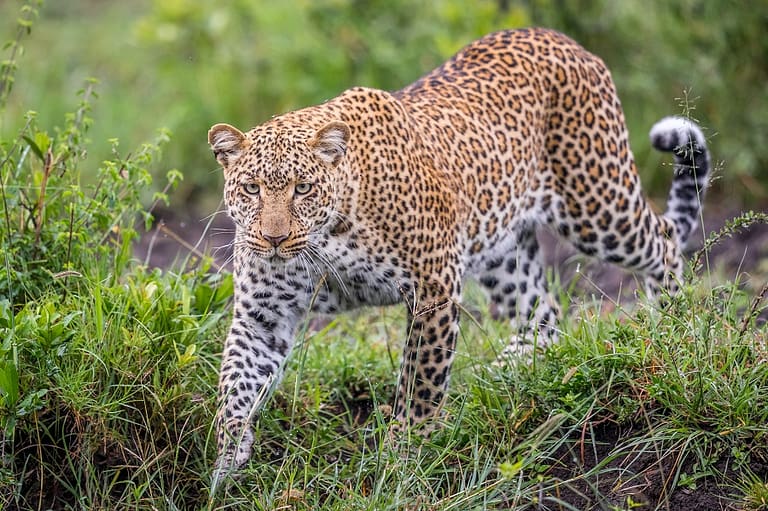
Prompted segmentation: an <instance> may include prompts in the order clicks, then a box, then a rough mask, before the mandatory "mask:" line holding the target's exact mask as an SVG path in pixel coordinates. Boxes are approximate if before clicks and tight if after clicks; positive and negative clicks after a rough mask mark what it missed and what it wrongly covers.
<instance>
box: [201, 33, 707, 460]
mask: <svg viewBox="0 0 768 511" xmlns="http://www.w3.org/2000/svg"><path fill="white" fill-rule="evenodd" d="M208 138H209V143H210V145H211V148H212V149H213V152H214V154H215V155H216V158H217V159H218V161H219V163H220V164H221V165H222V167H223V169H224V175H225V189H224V197H225V201H226V205H227V208H228V211H229V214H230V216H231V217H232V219H233V220H234V222H235V225H236V233H235V245H234V271H235V282H236V291H235V304H234V317H233V320H232V326H231V329H230V332H229V335H228V336H227V340H226V343H225V346H224V353H223V361H222V366H221V373H220V384H219V398H220V409H219V413H218V416H217V419H216V422H217V433H218V446H219V460H218V467H219V469H227V468H233V467H239V466H241V465H242V464H244V463H245V462H246V461H247V460H248V458H249V456H250V452H251V446H252V442H253V433H252V431H251V426H250V420H251V418H252V416H253V414H254V411H255V410H256V409H257V408H258V405H259V404H260V403H261V402H262V400H263V397H264V395H265V393H266V391H267V389H268V387H269V386H270V384H272V383H274V382H277V381H278V380H279V378H280V371H281V368H282V366H283V363H284V361H285V359H286V357H287V356H288V355H289V353H290V351H291V347H292V345H293V342H294V334H295V332H296V328H297V325H299V324H300V323H301V320H302V318H303V317H304V316H305V315H306V314H307V312H308V311H317V312H321V313H336V312H339V311H343V310H348V309H352V308H355V307H360V306H367V305H386V304H395V303H405V306H406V307H407V310H408V313H409V317H410V321H409V322H408V332H407V336H406V340H405V346H404V350H403V358H402V365H401V374H400V382H399V387H398V392H397V397H396V402H395V407H394V414H395V418H396V419H397V420H398V421H399V422H400V423H402V424H411V423H420V422H422V421H424V420H425V419H427V418H429V417H432V416H434V415H435V413H437V411H438V410H439V408H440V406H441V403H442V402H443V399H444V397H445V393H446V388H447V384H448V379H449V375H450V368H451V361H452V359H453V356H454V348H455V344H456V337H457V335H458V331H459V324H458V320H459V305H460V303H461V294H462V282H463V280H464V278H465V277H474V278H476V279H478V280H479V281H480V282H481V283H482V285H483V286H484V287H485V288H486V289H487V291H488V293H489V295H490V298H491V300H492V301H493V302H494V303H495V304H496V306H497V308H498V309H499V310H501V311H502V312H503V314H504V315H505V316H506V317H507V318H508V319H509V320H510V321H511V322H512V324H513V326H514V327H515V332H516V333H515V335H514V336H513V338H512V339H511V342H510V344H509V348H508V351H509V352H515V353H517V352H528V351H530V350H531V349H532V348H533V347H534V346H536V345H538V346H541V347H544V346H546V345H547V344H549V343H550V342H552V341H554V340H555V339H556V338H557V331H556V319H557V316H558V314H559V313H558V308H557V304H556V303H555V301H553V300H552V298H551V297H550V295H549V294H548V293H547V290H546V282H545V276H544V267H543V264H542V257H541V253H540V250H539V245H538V243H537V241H536V236H535V233H534V229H535V228H536V227H537V226H540V225H544V226H549V227H550V228H551V229H552V230H554V231H555V232H557V233H558V234H559V235H560V236H561V237H562V238H564V239H566V240H568V241H570V242H571V243H572V244H573V245H575V246H576V247H578V248H579V249H580V250H581V251H582V252H584V253H585V254H588V255H591V256H595V257H597V258H600V259H602V260H605V261H609V262H612V263H616V264H619V265H621V266H623V267H625V268H626V269H628V270H630V271H633V272H636V273H638V274H639V275H641V276H643V277H644V278H645V281H646V284H647V288H648V291H649V293H650V294H652V295H656V294H657V293H658V292H659V291H660V289H661V288H668V289H670V290H671V291H674V290H675V288H676V281H677V279H678V278H679V277H680V274H681V271H682V265H683V263H682V259H681V249H682V247H684V245H685V244H686V242H687V240H688V238H689V235H690V233H691V230H692V228H693V226H694V225H695V222H696V219H697V217H698V215H699V212H700V200H701V194H702V192H703V190H704V188H705V187H706V185H707V177H708V173H709V168H710V163H709V153H708V151H707V146H706V141H705V139H704V137H703V135H702V133H701V130H700V129H699V128H698V127H697V126H696V125H695V124H694V123H692V122H691V121H688V120H685V119H681V118H667V119H665V120H663V121H661V122H660V123H659V124H657V125H656V126H655V127H654V128H653V130H652V131H651V138H652V142H653V144H654V146H655V147H656V148H658V149H660V150H662V151H671V152H673V153H674V158H675V177H674V180H673V184H672V189H671V192H670V200H669V209H668V211H667V212H666V213H665V214H664V215H659V214H657V213H655V212H654V211H653V210H652V209H651V207H650V206H649V205H648V203H647V202H646V200H645V198H644V197H643V194H642V191H641V189H640V182H639V178H638V175H637V171H636V168H635V162H634V159H633V156H632V153H631V151H630V148H629V143H628V137H627V129H626V126H625V123H624V115H623V113H622V109H621V105H620V103H619V99H618V97H617V95H616V91H615V88H614V85H613V82H612V80H611V76H610V73H609V72H608V70H607V69H606V67H605V65H604V64H603V62H602V61H601V60H600V59H599V58H597V57H595V56H594V55H592V54H590V53H589V52H587V51H586V50H584V48H582V47H581V46H579V45H578V44H576V43H575V42H574V41H572V40H571V39H569V38H567V37H565V36H564V35H562V34H559V33H557V32H553V31H550V30H542V29H530V30H515V31H503V32H498V33H494V34H491V35H488V36H486V37H484V38H482V39H480V40H478V41H476V42H474V43H472V44H470V45H469V46H467V47H466V48H464V49H463V50H461V51H460V52H459V53H458V54H457V55H455V56H454V57H453V58H451V59H450V60H449V61H448V62H446V63H445V64H444V65H443V66H441V67H439V68H438V69H436V70H434V71H432V72H431V73H429V74H427V75H426V76H424V77H423V78H421V79H420V80H418V81H416V82H415V83H413V84H412V85H409V86H408V87H406V88H404V89H402V90H399V91H396V92H392V93H390V92H384V91H381V90H374V89H367V88H359V87H358V88H353V89H350V90H348V91H346V92H344V93H342V94H341V95H340V96H338V97H336V98H334V99H332V100H330V101H328V102H326V103H323V104H321V105H317V106H312V107H309V108H305V109H303V110H298V111H295V112H290V113H287V114H284V115H281V116H278V117H275V118H273V119H271V120H270V121H268V122H266V123H265V124H263V125H261V126H258V127H256V128H253V129H252V130H250V131H248V132H247V133H242V132H240V131H239V130H237V129H236V128H233V127H231V126H228V125H225V124H217V125H216V126H214V127H213V128H211V130H210V132H209V135H208Z"/></svg>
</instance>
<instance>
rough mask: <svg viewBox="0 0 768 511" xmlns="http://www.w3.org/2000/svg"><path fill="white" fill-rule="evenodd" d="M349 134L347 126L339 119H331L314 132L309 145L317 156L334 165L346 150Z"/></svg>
mask: <svg viewBox="0 0 768 511" xmlns="http://www.w3.org/2000/svg"><path fill="white" fill-rule="evenodd" d="M349 135H350V131H349V126H347V125H346V124H345V123H343V122H341V121H332V122H329V123H328V124H326V125H325V126H323V127H322V128H320V129H319V130H318V132H317V133H315V136H314V137H313V138H312V140H310V141H309V147H310V148H311V149H312V152H314V153H315V155H316V156H317V157H318V158H320V159H321V160H322V161H324V162H325V163H328V164H329V165H333V166H334V167H335V166H336V165H338V164H339V162H340V161H341V159H342V158H343V157H344V155H345V154H346V152H347V142H349Z"/></svg>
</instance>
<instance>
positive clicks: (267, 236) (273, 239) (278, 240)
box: [261, 233, 288, 247]
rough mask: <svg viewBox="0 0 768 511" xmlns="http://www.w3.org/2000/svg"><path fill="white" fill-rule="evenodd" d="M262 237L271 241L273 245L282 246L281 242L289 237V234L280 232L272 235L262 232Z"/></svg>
mask: <svg viewBox="0 0 768 511" xmlns="http://www.w3.org/2000/svg"><path fill="white" fill-rule="evenodd" d="M261 237H262V238H264V239H265V240H267V241H268V242H269V243H271V244H272V246H273V247H278V246H280V243H282V242H284V241H285V240H287V239H288V235H287V234H278V235H277V236H272V235H270V234H264V233H261Z"/></svg>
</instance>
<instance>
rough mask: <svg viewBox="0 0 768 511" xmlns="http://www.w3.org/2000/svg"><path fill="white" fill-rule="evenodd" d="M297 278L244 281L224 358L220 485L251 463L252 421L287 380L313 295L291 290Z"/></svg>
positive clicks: (219, 415) (253, 277) (250, 277)
mask: <svg viewBox="0 0 768 511" xmlns="http://www.w3.org/2000/svg"><path fill="white" fill-rule="evenodd" d="M291 277H292V276H290V275H289V276H287V278H280V279H275V278H274V275H270V276H269V277H268V276H267V274H266V273H264V274H261V275H259V274H257V273H256V272H253V273H252V274H250V275H248V276H247V277H246V278H245V279H239V281H245V282H247V284H246V285H242V286H238V289H237V290H236V292H235V305H234V317H233V320H232V326H231V327H230V330H229V334H228V335H227V339H226V342H225V344H224V351H223V354H222V362H221V371H220V373H219V392H218V396H219V404H218V410H217V414H216V435H217V445H218V459H217V461H216V466H215V473H214V484H216V483H217V482H218V481H219V480H221V479H222V478H223V477H225V476H226V475H227V474H229V473H231V472H233V471H235V470H237V469H238V468H240V467H241V466H243V465H244V464H245V463H246V462H247V461H248V459H249V458H250V455H251V447H252V445H253V431H252V426H251V421H252V419H253V418H254V416H255V414H256V412H257V411H258V410H259V408H260V407H261V405H262V404H263V403H264V400H265V399H266V398H267V397H268V396H269V392H270V390H271V387H272V386H273V385H274V384H276V383H277V382H278V381H279V380H280V378H281V377H282V368H283V363H284V362H285V359H286V357H287V356H288V355H289V353H290V351H291V348H292V346H293V343H294V335H295V332H296V327H297V325H298V324H299V322H300V319H301V317H302V315H303V314H304V312H305V311H306V309H305V307H306V303H305V302H306V301H307V300H306V296H307V295H308V292H307V291H305V290H302V289H292V288H290V286H289V284H288V283H289V282H296V280H295V279H292V278H291Z"/></svg>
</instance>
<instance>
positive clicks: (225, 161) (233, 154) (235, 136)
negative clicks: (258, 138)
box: [208, 124, 246, 170]
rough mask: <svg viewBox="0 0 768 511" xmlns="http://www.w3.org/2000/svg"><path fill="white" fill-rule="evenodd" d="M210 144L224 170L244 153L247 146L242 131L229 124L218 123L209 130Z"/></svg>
mask: <svg viewBox="0 0 768 511" xmlns="http://www.w3.org/2000/svg"><path fill="white" fill-rule="evenodd" d="M208 144H209V145H210V146H211V149H212V150H213V155H214V156H215V157H216V160H217V161H218V162H219V164H220V165H221V166H222V167H224V170H226V169H227V167H228V166H229V165H230V164H231V163H233V162H234V161H235V160H237V158H238V157H239V156H240V155H241V154H242V152H243V149H245V146H246V140H245V135H244V134H243V132H242V131H240V130H239V129H237V128H235V127H234V126H230V125H229V124H216V125H214V126H213V127H212V128H211V129H210V130H208Z"/></svg>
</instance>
